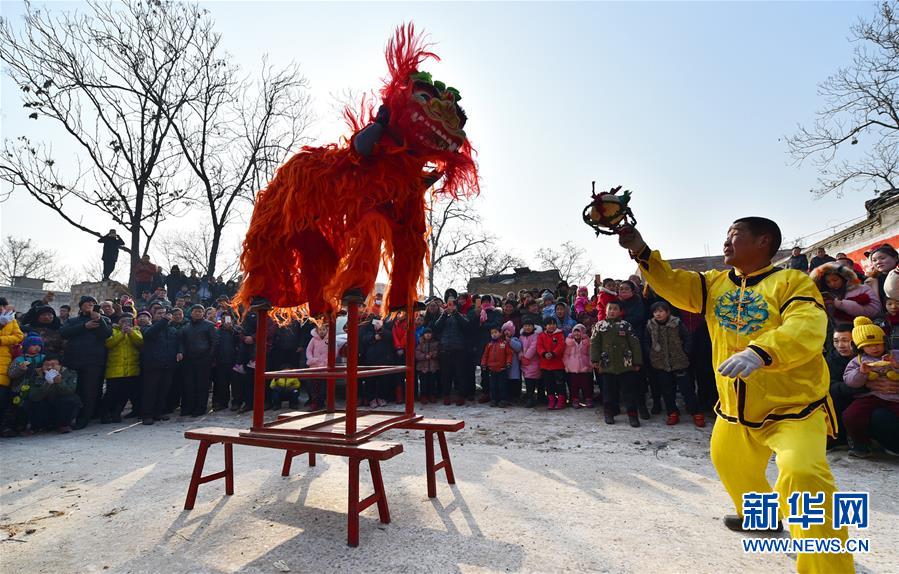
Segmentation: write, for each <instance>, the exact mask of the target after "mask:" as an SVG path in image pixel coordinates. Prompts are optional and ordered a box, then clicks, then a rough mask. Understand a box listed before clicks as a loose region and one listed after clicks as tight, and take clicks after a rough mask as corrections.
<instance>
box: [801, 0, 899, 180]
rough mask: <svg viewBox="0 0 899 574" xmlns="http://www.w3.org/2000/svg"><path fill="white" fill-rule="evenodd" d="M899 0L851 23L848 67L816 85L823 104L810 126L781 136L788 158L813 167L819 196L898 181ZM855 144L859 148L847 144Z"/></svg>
mask: <svg viewBox="0 0 899 574" xmlns="http://www.w3.org/2000/svg"><path fill="white" fill-rule="evenodd" d="M897 8H899V0H887V1H885V2H883V3H882V4H881V5H880V7H879V10H878V13H877V15H876V16H875V17H873V18H872V19H871V20H860V21H859V23H858V24H856V25H855V26H853V27H852V41H853V42H854V43H855V48H854V50H853V58H852V65H850V66H849V67H847V68H841V69H839V70H838V71H837V72H836V73H835V74H834V75H832V76H830V77H829V78H827V79H826V80H825V81H824V82H822V83H821V84H819V86H818V94H819V95H820V96H821V97H822V98H823V100H824V106H823V107H822V109H821V110H819V111H818V113H817V118H816V120H815V123H814V125H813V126H811V127H805V126H800V127H799V128H798V130H797V131H796V133H795V134H794V135H793V136H792V137H789V138H787V145H788V146H789V151H790V154H791V156H792V157H793V159H794V161H795V162H796V163H797V164H801V163H802V162H804V161H806V160H811V161H813V162H814V165H816V166H817V167H818V170H819V177H818V184H817V186H816V187H815V188H813V189H812V190H811V191H812V193H814V194H816V195H818V196H822V195H825V194H827V193H829V192H832V191H835V192H837V193H841V192H842V191H843V190H844V188H845V187H846V186H852V187H854V188H856V189H871V188H873V189H875V190H876V189H878V188H879V189H880V190H881V191H885V190H889V189H895V188H896V187H897V185H899V14H897ZM858 144H862V145H861V149H858V148H853V147H852V146H856V145H858Z"/></svg>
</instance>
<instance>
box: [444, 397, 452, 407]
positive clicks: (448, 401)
mask: <svg viewBox="0 0 899 574" xmlns="http://www.w3.org/2000/svg"><path fill="white" fill-rule="evenodd" d="M450 402H451V401H450V400H449V397H443V405H444V406H447V407H448V406H449V404H450Z"/></svg>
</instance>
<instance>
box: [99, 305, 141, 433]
mask: <svg viewBox="0 0 899 574" xmlns="http://www.w3.org/2000/svg"><path fill="white" fill-rule="evenodd" d="M143 344H144V338H143V335H141V332H140V329H136V328H134V318H133V317H131V316H130V315H126V316H124V317H122V318H120V319H119V322H118V323H117V324H116V325H113V327H112V335H110V336H109V338H107V339H106V349H107V350H108V351H109V354H108V355H107V357H106V394H105V395H104V396H103V412H102V414H101V416H100V422H104V423H108V422H113V423H118V422H122V409H123V408H125V403H126V402H128V399H129V398H132V397H136V396H137V395H138V394H140V393H139V389H138V385H139V381H140V348H141V347H142V346H143ZM135 408H137V407H136V406H135Z"/></svg>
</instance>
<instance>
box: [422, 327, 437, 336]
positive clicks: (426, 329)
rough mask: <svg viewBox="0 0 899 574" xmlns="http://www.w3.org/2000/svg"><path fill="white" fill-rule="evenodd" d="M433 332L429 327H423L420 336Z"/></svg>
mask: <svg viewBox="0 0 899 574" xmlns="http://www.w3.org/2000/svg"><path fill="white" fill-rule="evenodd" d="M433 332H434V331H433V330H431V328H430V327H425V328H424V329H422V331H421V334H422V335H424V334H425V333H433Z"/></svg>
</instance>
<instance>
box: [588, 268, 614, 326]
mask: <svg viewBox="0 0 899 574" xmlns="http://www.w3.org/2000/svg"><path fill="white" fill-rule="evenodd" d="M617 300H618V291H617V290H616V289H615V280H614V279H612V278H611V277H606V278H605V279H604V280H603V282H602V287H600V288H599V293H597V294H596V295H595V296H594V297H593V305H594V307H596V322H597V323H598V322H600V321H604V320H605V318H606V305H608V304H609V303H611V302H612V301H617Z"/></svg>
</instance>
